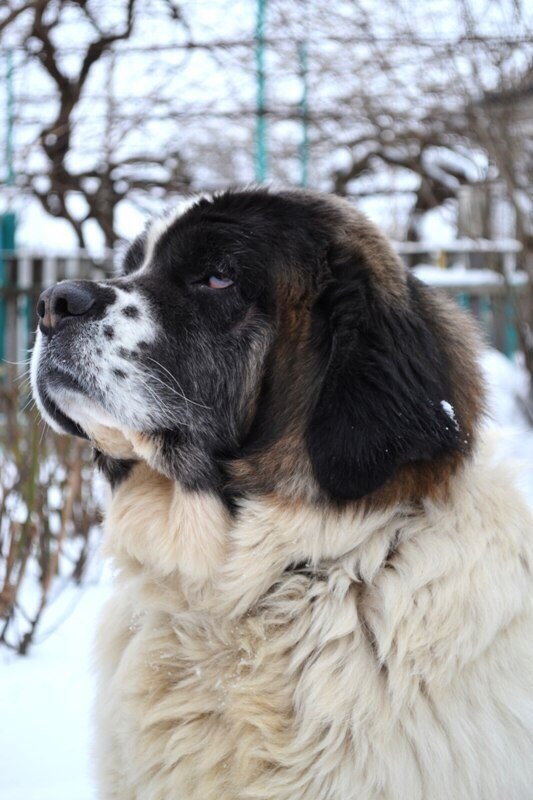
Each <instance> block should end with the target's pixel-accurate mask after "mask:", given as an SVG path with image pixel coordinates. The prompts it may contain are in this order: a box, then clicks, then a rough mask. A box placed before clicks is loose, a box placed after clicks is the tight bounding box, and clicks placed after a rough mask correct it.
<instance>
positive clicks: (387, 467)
mask: <svg viewBox="0 0 533 800" xmlns="http://www.w3.org/2000/svg"><path fill="white" fill-rule="evenodd" d="M398 268H399V269H401V268H400V267H398ZM332 276H333V278H332V281H331V282H330V285H329V286H328V287H327V288H326V290H325V291H324V293H323V294H322V296H321V298H320V300H319V303H318V306H317V308H316V314H317V318H318V319H321V320H322V324H324V320H326V327H327V328H328V330H327V333H326V334H325V336H326V338H327V339H328V345H329V351H328V360H327V366H326V369H325V374H324V377H323V382H322V385H321V389H320V392H319V394H318V399H317V402H316V405H315V407H314V411H313V412H312V414H311V419H310V423H309V427H308V431H307V446H308V450H309V454H310V458H311V463H312V466H313V471H314V474H315V477H316V479H317V481H318V483H319V484H320V486H321V487H322V488H323V489H326V490H327V491H328V492H329V494H330V495H331V496H333V497H335V498H338V499H342V500H356V499H359V498H361V497H364V496H365V495H368V494H370V493H371V492H374V491H375V490H376V489H379V487H381V486H382V485H383V484H384V483H386V481H388V480H389V479H390V478H391V477H392V476H393V475H394V473H395V472H396V470H397V469H398V468H399V467H401V466H402V465H404V464H407V463H408V462H415V461H428V460H430V459H433V458H435V457H436V456H438V455H441V454H443V453H447V452H451V451H457V450H461V449H463V447H462V445H461V442H463V441H464V433H463V434H462V435H461V431H460V420H458V419H456V418H455V414H454V409H453V407H452V398H451V395H450V385H449V379H448V370H447V365H446V363H445V357H444V355H443V353H442V351H441V350H440V349H439V343H438V341H437V336H436V334H435V333H434V332H433V331H432V322H431V319H430V318H428V317H429V314H428V312H425V311H424V308H425V303H424V302H423V297H424V287H423V286H422V285H421V284H419V282H418V281H417V280H416V279H415V278H412V277H410V276H409V277H408V278H407V284H406V285H405V302H403V301H402V302H394V301H393V300H391V298H390V297H386V296H383V294H381V293H380V291H379V286H378V285H373V284H372V276H371V274H370V272H369V270H368V268H367V267H366V266H365V265H364V263H361V262H360V261H358V260H357V259H351V260H346V261H345V263H343V264H341V265H339V264H337V265H336V267H335V269H332ZM399 280H402V281H404V280H405V278H404V277H402V278H400V275H399Z"/></svg>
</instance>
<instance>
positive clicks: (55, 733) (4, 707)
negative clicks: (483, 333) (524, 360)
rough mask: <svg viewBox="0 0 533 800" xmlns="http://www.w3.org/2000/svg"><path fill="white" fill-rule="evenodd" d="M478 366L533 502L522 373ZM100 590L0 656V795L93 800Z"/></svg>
mask: <svg viewBox="0 0 533 800" xmlns="http://www.w3.org/2000/svg"><path fill="white" fill-rule="evenodd" d="M483 365H484V368H485V372H486V375H487V380H488V384H489V407H490V411H491V417H492V424H493V425H497V426H500V427H501V426H503V428H502V433H501V437H500V441H499V450H501V451H502V452H503V453H504V454H507V455H510V456H512V457H514V458H516V459H519V460H520V461H521V462H522V467H521V468H520V469H519V478H520V482H521V484H522V486H523V488H524V489H525V491H526V492H527V494H528V497H529V498H530V499H531V502H532V505H533V429H532V428H531V427H529V426H528V425H527V423H526V421H525V417H524V415H523V413H522V411H521V402H522V400H521V398H524V397H525V394H526V391H527V383H526V380H525V375H524V373H523V372H522V371H521V370H520V369H519V367H518V366H517V365H516V364H512V363H511V362H510V361H508V360H507V359H506V358H505V357H504V356H502V355H500V354H499V353H496V352H495V351H490V352H488V353H486V355H485V357H484V360H483ZM108 593H109V588H108V583H107V582H106V581H105V580H101V581H100V582H99V583H97V584H94V583H93V584H91V585H90V586H88V587H85V588H84V589H81V590H79V589H70V590H69V591H68V592H64V593H63V595H62V596H61V601H60V603H59V604H58V605H57V607H56V608H55V609H54V614H53V615H52V618H50V619H48V620H46V621H45V624H44V626H43V631H42V634H41V638H44V641H42V643H41V644H38V645H37V646H36V647H35V648H34V649H33V651H32V652H31V654H30V656H29V657H27V658H24V659H21V658H16V657H14V656H13V655H11V654H6V653H0V714H1V717H0V718H1V723H2V724H1V727H0V797H1V798H2V800H95V798H96V795H95V789H94V785H93V782H92V780H91V777H90V776H91V770H90V708H91V702H92V696H93V691H94V687H93V680H92V677H91V642H92V639H93V635H94V630H95V625H96V620H97V617H98V615H99V613H100V610H101V608H102V605H103V603H104V601H105V599H106V598H107V596H108ZM69 611H71V613H70V614H68V613H67V612H69ZM65 616H66V621H64V622H63V623H62V624H61V626H60V627H59V628H58V629H57V630H56V631H53V632H52V633H50V630H51V629H53V628H54V627H55V624H56V620H57V621H59V620H61V619H62V618H63V617H65ZM47 633H50V635H48V636H47V637H46V634H47Z"/></svg>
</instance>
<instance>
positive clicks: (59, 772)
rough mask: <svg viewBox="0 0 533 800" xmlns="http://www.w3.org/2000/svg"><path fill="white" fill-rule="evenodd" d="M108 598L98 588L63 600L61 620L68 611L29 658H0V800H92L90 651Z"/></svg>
mask: <svg viewBox="0 0 533 800" xmlns="http://www.w3.org/2000/svg"><path fill="white" fill-rule="evenodd" d="M108 591H109V589H108V586H106V585H105V584H104V583H102V584H100V585H92V586H89V587H88V588H87V587H85V588H84V589H78V588H74V587H73V588H71V589H69V590H68V591H65V592H63V594H62V597H61V601H62V605H63V609H62V612H61V616H62V615H63V613H65V611H66V610H67V609H68V607H69V606H70V607H71V608H73V610H72V613H71V614H70V615H69V616H67V618H66V620H65V621H64V622H63V623H62V624H61V626H60V627H59V628H58V629H57V630H55V631H53V632H52V633H51V634H50V635H49V636H48V637H47V638H46V639H45V641H43V643H42V644H40V645H39V644H38V645H36V647H35V648H34V649H33V650H31V652H30V655H29V656H26V657H24V658H21V657H17V656H15V655H14V654H12V653H6V652H3V653H0V718H1V720H2V722H1V726H0V797H1V798H2V800H95V798H96V793H95V790H94V786H93V782H92V780H91V769H90V749H91V732H90V716H91V705H92V698H93V690H94V689H93V680H92V676H91V647H92V640H93V637H94V631H95V627H96V620H97V617H98V616H99V613H100V609H101V607H102V605H103V603H104V601H105V599H106V597H107V595H108ZM50 625H51V623H50V622H49V621H47V620H46V619H45V620H44V623H43V631H42V633H43V634H45V633H46V631H47V629H48V628H49V627H50Z"/></svg>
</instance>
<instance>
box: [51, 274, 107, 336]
mask: <svg viewBox="0 0 533 800" xmlns="http://www.w3.org/2000/svg"><path fill="white" fill-rule="evenodd" d="M94 302H95V298H94V295H93V293H92V292H91V290H90V288H89V286H88V285H85V284H83V283H76V282H74V281H63V282H62V283H57V284H56V285H55V286H52V287H50V289H45V291H44V292H43V293H42V294H41V296H40V297H39V302H38V303H37V314H38V315H39V328H40V329H41V331H42V332H43V333H46V334H48V335H49V336H51V335H52V334H53V333H54V332H55V331H56V329H57V327H58V325H59V323H60V322H61V320H63V319H65V317H83V316H84V314H86V313H87V312H88V311H89V309H90V308H92V307H93V305H94Z"/></svg>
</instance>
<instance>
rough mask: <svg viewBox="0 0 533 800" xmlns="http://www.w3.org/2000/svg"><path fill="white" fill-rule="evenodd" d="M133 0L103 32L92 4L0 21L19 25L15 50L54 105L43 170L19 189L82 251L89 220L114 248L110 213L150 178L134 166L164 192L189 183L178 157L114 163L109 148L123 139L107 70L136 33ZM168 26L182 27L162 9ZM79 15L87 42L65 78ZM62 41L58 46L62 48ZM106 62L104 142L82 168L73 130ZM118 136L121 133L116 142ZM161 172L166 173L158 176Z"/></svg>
mask: <svg viewBox="0 0 533 800" xmlns="http://www.w3.org/2000/svg"><path fill="white" fill-rule="evenodd" d="M139 5H140V4H139V2H138V0H125V2H123V3H122V8H121V9H120V11H121V14H122V19H121V20H120V21H115V20H114V21H113V22H111V23H110V24H108V25H107V26H106V17H107V16H111V15H106V13H105V6H103V7H102V8H103V9H104V13H101V11H102V8H98V7H97V5H96V4H94V3H91V2H89V0H60V1H59V2H54V0H37V1H36V2H32V3H26V4H24V5H14V4H13V5H12V6H11V7H10V8H9V7H8V10H7V13H6V14H5V16H4V18H3V19H0V31H1V30H2V28H3V29H4V30H5V29H7V28H8V27H9V26H14V25H15V24H19V25H20V37H19V42H20V46H21V47H22V48H23V50H24V52H25V54H26V58H27V59H28V60H30V61H33V62H37V63H38V64H39V65H40V67H41V69H42V70H43V71H44V72H45V73H46V76H47V77H48V78H49V79H50V82H51V85H52V87H53V89H52V97H51V100H52V102H53V106H55V109H56V111H55V114H54V116H53V119H51V120H50V121H49V122H46V123H44V124H42V125H41V126H40V130H39V133H38V143H39V145H40V148H41V150H42V153H43V154H44V156H45V159H46V160H45V167H44V169H38V170H28V171H26V172H24V173H22V174H19V177H18V185H19V187H20V188H22V189H26V190H30V191H31V193H32V194H33V195H34V196H36V197H37V198H38V199H39V200H40V202H41V203H42V205H43V207H44V209H45V210H46V211H47V212H48V213H49V214H51V215H52V216H54V217H60V218H63V219H65V220H67V221H68V222H69V223H70V225H71V226H72V227H73V229H74V231H75V232H76V235H77V238H78V242H79V244H80V246H81V247H85V245H86V238H85V234H84V224H85V223H86V222H87V221H88V220H94V221H95V222H96V223H97V224H98V225H99V227H100V228H101V230H102V232H103V234H104V239H105V244H106V246H107V247H108V248H112V247H113V246H114V244H115V242H116V239H117V234H116V225H115V212H116V208H117V206H118V204H119V203H120V202H121V200H122V199H123V198H124V197H126V196H127V195H128V193H129V192H131V190H132V188H134V187H136V188H139V189H144V190H146V189H148V188H149V187H150V186H152V185H153V183H154V179H153V178H149V177H148V178H147V177H142V176H141V175H140V174H139V168H140V167H142V168H144V169H146V168H159V174H158V179H157V184H158V185H159V186H163V187H164V188H165V189H167V190H169V191H170V190H173V191H176V190H177V191H183V190H184V189H185V188H186V187H187V186H188V185H189V182H190V180H189V178H188V175H187V172H186V169H185V167H184V164H183V162H182V159H181V157H180V155H179V152H178V151H176V152H174V153H164V154H158V156H156V157H154V158H152V157H150V156H148V155H146V154H142V153H141V154H138V155H133V154H130V155H128V156H127V157H123V156H122V157H120V156H119V157H117V156H116V155H115V152H114V148H113V146H112V142H113V138H117V139H119V138H120V133H119V131H118V129H119V128H120V123H121V120H120V115H119V114H118V113H117V109H116V108H115V106H114V104H113V97H112V66H113V58H112V56H113V52H114V48H115V47H116V45H117V44H118V43H120V42H124V41H127V40H128V39H129V38H130V36H131V34H132V32H133V29H134V25H135V21H136V13H137V7H138V6H139ZM166 6H167V11H168V14H169V23H170V24H173V25H181V24H182V23H181V14H180V11H179V9H178V8H177V7H176V6H174V5H173V4H172V3H171V2H168V3H166ZM73 11H74V12H75V13H76V14H77V17H78V18H79V22H80V23H85V25H86V27H87V29H88V30H87V34H86V35H87V43H86V44H84V45H82V46H81V47H80V48H79V50H78V52H77V53H76V60H77V65H76V68H75V70H72V69H71V71H70V74H68V73H67V71H66V70H65V68H64V67H63V66H62V62H63V61H64V60H65V54H64V52H63V51H64V50H65V48H68V42H67V43H65V38H64V31H63V29H64V24H65V18H66V17H67V15H71V14H72V12H73ZM60 42H61V44H59V43H60ZM103 61H107V66H108V69H109V68H111V73H108V76H107V80H108V84H107V89H108V91H107V95H106V100H107V101H108V102H107V108H106V114H107V118H106V130H105V136H104V139H105V142H104V144H103V146H102V148H101V152H100V154H99V156H98V158H97V160H96V163H95V164H94V165H93V166H91V167H89V168H85V169H80V168H79V165H78V162H77V160H76V159H72V158H71V156H72V150H73V143H72V138H73V131H74V126H75V118H76V114H77V112H78V111H79V106H80V101H81V100H82V97H83V95H84V91H85V89H86V87H87V85H88V84H89V81H90V78H91V75H92V73H93V71H94V68H95V66H96V65H97V64H101V63H102V62H103ZM117 133H118V134H119V135H118V136H117ZM162 172H164V173H165V174H163V175H162V174H161V173H162ZM73 195H76V196H77V197H78V198H80V197H81V198H83V200H84V201H85V211H84V213H82V214H81V215H79V214H76V213H74V211H73V210H72V205H71V203H70V202H69V201H70V199H71V197H72V196H73Z"/></svg>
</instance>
